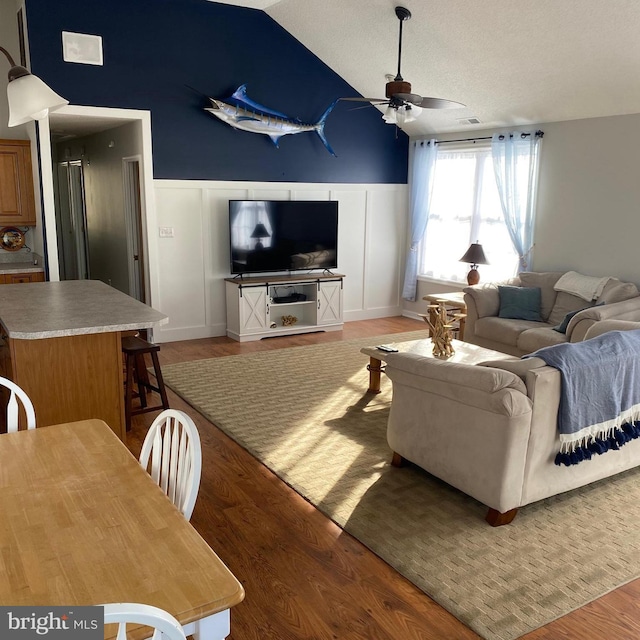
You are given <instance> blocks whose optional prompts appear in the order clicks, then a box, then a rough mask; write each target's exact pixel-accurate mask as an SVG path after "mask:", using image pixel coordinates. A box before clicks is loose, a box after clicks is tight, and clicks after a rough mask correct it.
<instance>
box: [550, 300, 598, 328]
mask: <svg viewBox="0 0 640 640" xmlns="http://www.w3.org/2000/svg"><path fill="white" fill-rule="evenodd" d="M603 304H604V302H601V303H600V304H597V305H595V306H596V307H601V306H602V305H603ZM585 309H591V307H590V306H588V307H583V308H582V309H576V310H575V311H569V313H567V315H566V316H565V317H564V319H563V320H562V322H561V323H560V324H558V325H556V326H555V327H553V330H554V331H557V332H558V333H567V327H568V326H569V320H571V318H573V316H575V315H576V313H580V312H581V311H584V310H585Z"/></svg>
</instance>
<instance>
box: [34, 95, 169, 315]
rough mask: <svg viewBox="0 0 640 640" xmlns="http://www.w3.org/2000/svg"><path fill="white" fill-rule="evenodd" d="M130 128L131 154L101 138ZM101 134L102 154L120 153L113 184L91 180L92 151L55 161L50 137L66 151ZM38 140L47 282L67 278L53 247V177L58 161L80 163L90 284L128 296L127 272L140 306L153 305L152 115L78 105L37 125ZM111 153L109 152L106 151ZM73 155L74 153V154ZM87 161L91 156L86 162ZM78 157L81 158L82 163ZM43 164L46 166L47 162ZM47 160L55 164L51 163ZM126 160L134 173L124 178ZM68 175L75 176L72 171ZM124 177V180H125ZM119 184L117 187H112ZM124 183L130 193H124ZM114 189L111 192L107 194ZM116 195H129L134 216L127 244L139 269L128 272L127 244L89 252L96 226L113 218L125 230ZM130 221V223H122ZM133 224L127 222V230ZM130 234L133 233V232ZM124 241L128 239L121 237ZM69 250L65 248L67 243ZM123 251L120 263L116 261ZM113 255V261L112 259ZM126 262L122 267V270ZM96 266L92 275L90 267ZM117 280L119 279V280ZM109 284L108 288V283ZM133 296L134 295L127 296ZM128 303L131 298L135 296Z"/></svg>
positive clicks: (105, 231)
mask: <svg viewBox="0 0 640 640" xmlns="http://www.w3.org/2000/svg"><path fill="white" fill-rule="evenodd" d="M127 123H132V125H133V129H132V131H131V133H130V135H129V136H128V140H130V141H131V142H132V143H133V145H134V146H135V149H133V148H131V145H129V143H128V142H126V141H125V140H124V139H122V140H119V139H115V143H116V144H115V146H113V145H112V144H111V140H112V139H113V138H112V136H111V134H107V133H106V132H107V131H109V130H113V129H114V128H116V129H117V128H119V127H120V126H121V125H124V124H127ZM101 132H102V133H104V134H105V136H107V137H106V143H107V144H106V145H103V153H110V152H112V153H113V152H115V151H116V150H121V151H122V155H120V160H119V162H118V165H117V166H118V168H116V165H115V164H114V165H113V173H112V174H111V177H112V179H113V180H114V182H112V183H109V184H107V183H106V182H105V181H102V180H100V181H99V182H98V180H97V179H96V168H97V164H98V163H97V160H96V152H95V149H90V148H89V147H87V149H86V150H82V149H81V150H80V151H81V152H82V151H86V152H87V154H86V156H87V157H85V155H83V153H73V154H71V155H66V154H64V155H62V157H60V156H58V157H57V158H56V156H57V153H54V150H53V149H52V146H57V145H52V144H51V143H52V134H53V137H54V140H55V141H56V142H57V143H58V145H59V143H60V142H61V141H62V140H64V141H65V144H66V145H67V146H69V145H72V144H73V141H74V140H76V141H77V139H78V138H80V137H87V136H92V135H94V134H95V135H100V133H101ZM38 137H39V141H40V153H39V159H40V166H39V168H40V172H41V183H42V202H43V208H42V218H43V220H42V222H43V227H42V228H43V232H44V238H43V240H44V244H45V246H46V259H47V265H48V268H49V279H50V280H52V281H55V280H59V279H60V277H61V276H62V277H65V278H67V277H69V276H68V274H63V273H61V271H62V268H61V263H62V260H63V259H62V253H63V251H64V250H65V249H64V246H63V245H62V244H61V243H60V242H59V241H58V235H59V234H60V227H59V225H58V223H57V221H56V217H57V216H56V207H57V205H58V203H57V193H56V192H57V189H55V188H54V177H57V175H56V174H57V172H58V163H57V161H58V160H59V161H62V160H77V159H79V158H81V159H82V166H83V167H84V177H83V182H84V189H85V203H86V231H87V238H88V243H86V252H85V256H86V260H87V273H88V275H89V277H91V278H92V279H100V280H104V281H105V282H108V284H111V285H112V286H114V287H116V288H120V289H121V290H123V291H125V292H128V290H129V287H130V283H129V272H130V271H133V273H134V274H136V275H135V280H136V282H137V285H136V286H137V287H138V290H139V292H140V299H141V300H143V301H144V303H145V304H148V305H153V304H154V302H155V303H156V304H157V301H158V300H159V282H158V274H157V268H156V265H157V263H158V245H157V239H156V235H157V232H156V234H153V233H150V230H152V229H153V230H156V229H157V219H156V210H155V198H154V185H153V166H152V148H151V114H150V112H148V111H138V110H135V109H118V108H110V107H88V106H79V105H67V106H65V107H62V108H61V109H59V110H58V111H55V112H54V113H52V114H50V116H49V118H48V119H47V118H45V119H44V120H40V121H38ZM108 149H111V151H108ZM76 151H77V150H76ZM89 155H91V156H93V159H92V161H91V162H89V160H90V158H89V157H88V156H89ZM81 156H82V157H81ZM47 158H49V160H48V161H47ZM51 158H53V159H54V163H53V164H52V163H51V160H50V159H51ZM125 158H127V159H131V160H133V161H134V166H133V167H126V171H124V172H123V169H124V167H123V165H122V161H123V160H124V159H125ZM72 171H74V170H73V169H72ZM136 172H137V185H138V188H137V189H134V188H133V186H132V185H134V184H135V183H136V179H135V175H136ZM127 176H128V177H127ZM116 180H117V182H118V183H119V185H118V186H117V187H116V184H115V181H116ZM127 182H128V183H129V185H130V188H127V187H126V184H127ZM112 187H113V189H112ZM116 188H117V190H118V191H125V192H130V193H131V194H132V196H131V198H130V202H131V203H132V211H136V214H135V215H133V214H132V216H131V220H134V221H135V227H136V229H137V231H136V233H135V238H134V240H133V241H132V244H131V249H130V250H131V256H132V260H133V256H138V259H137V260H135V262H138V263H139V264H138V265H137V266H136V267H135V268H134V269H133V270H130V269H129V264H128V262H127V258H128V251H129V248H128V247H127V242H126V241H124V238H122V236H120V238H122V241H121V242H120V244H118V245H117V251H114V248H113V246H106V247H105V245H104V243H102V245H100V244H99V245H98V246H95V247H94V244H95V238H96V233H95V230H96V224H98V225H101V224H104V225H109V224H110V223H111V222H112V221H113V219H114V216H115V217H118V219H120V216H121V219H122V223H123V226H122V228H123V229H124V228H125V227H126V228H127V229H129V227H127V225H126V224H125V207H126V206H128V205H127V204H125V201H122V200H121V201H120V204H119V206H118V205H117V203H115V202H114V198H113V194H114V193H115V189H116ZM108 202H111V207H110V210H109V211H106V213H105V212H104V209H106V208H107V207H106V205H104V203H108ZM98 206H102V210H101V211H100V212H99V214H98V216H96V211H97V207H98ZM127 219H129V218H127ZM133 224H134V223H133V222H132V225H133ZM132 228H133V227H132ZM99 230H101V231H102V234H101V235H99V236H98V237H99V239H104V238H106V239H107V240H108V239H110V238H111V237H112V234H111V229H110V228H105V227H104V226H102V227H100V229H99ZM126 235H127V238H128V237H129V235H130V234H129V233H128V231H127V233H126ZM67 244H68V243H67ZM120 251H122V258H120V257H118V256H119V255H120ZM116 253H117V254H118V256H116ZM125 262H127V264H126V266H125ZM94 263H95V269H94V268H93V264H94ZM116 264H117V265H120V266H119V267H118V273H117V279H116V278H114V277H112V275H111V274H105V273H103V271H104V266H105V265H112V266H113V265H116ZM121 276H122V277H121ZM109 280H111V282H109ZM131 291H132V292H133V291H135V289H132V290H131ZM133 297H136V296H135V294H134V296H133Z"/></svg>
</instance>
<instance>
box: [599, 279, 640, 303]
mask: <svg viewBox="0 0 640 640" xmlns="http://www.w3.org/2000/svg"><path fill="white" fill-rule="evenodd" d="M638 294H639V292H638V287H636V285H635V284H633V282H620V280H618V279H617V278H609V282H607V284H606V285H605V287H604V289H603V290H602V293H601V294H600V297H599V298H598V304H613V303H614V302H622V301H623V300H629V299H631V298H635V297H637V296H638Z"/></svg>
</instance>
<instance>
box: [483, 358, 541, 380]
mask: <svg viewBox="0 0 640 640" xmlns="http://www.w3.org/2000/svg"><path fill="white" fill-rule="evenodd" d="M478 366H479V367H493V368H495V369H503V370H505V371H510V372H511V373H515V374H516V375H517V376H520V378H522V380H523V381H524V382H526V380H527V374H528V373H529V371H533V370H534V369H539V368H540V367H546V366H547V363H546V362H545V361H544V360H543V359H542V358H522V359H517V358H509V359H508V360H486V361H485V362H479V363H478Z"/></svg>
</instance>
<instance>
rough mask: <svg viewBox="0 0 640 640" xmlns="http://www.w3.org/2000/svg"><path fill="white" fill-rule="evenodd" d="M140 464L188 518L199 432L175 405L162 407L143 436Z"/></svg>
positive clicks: (197, 468) (199, 468) (199, 465)
mask: <svg viewBox="0 0 640 640" xmlns="http://www.w3.org/2000/svg"><path fill="white" fill-rule="evenodd" d="M140 464H141V465H142V467H143V468H144V469H145V470H146V471H147V472H148V473H149V475H150V476H151V477H152V478H153V480H154V481H155V482H157V483H158V485H159V486H160V488H161V489H162V490H163V491H164V492H165V493H166V494H167V496H168V497H169V499H170V500H171V502H173V504H175V505H176V507H178V509H180V511H182V513H183V514H184V517H185V518H186V519H187V520H190V519H191V514H192V513H193V507H194V506H195V503H196V498H197V497H198V489H199V487H200V475H201V472H202V450H201V446H200V435H199V434H198V429H197V427H196V425H195V423H194V422H193V420H192V419H191V418H190V417H189V416H188V415H187V414H186V413H184V412H183V411H178V410H177V409H167V410H165V411H163V412H162V413H161V414H160V415H159V416H158V417H157V418H156V419H155V420H154V421H153V424H152V425H151V426H150V427H149V431H148V432H147V435H146V436H145V439H144V442H143V444H142V450H141V451H140Z"/></svg>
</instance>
